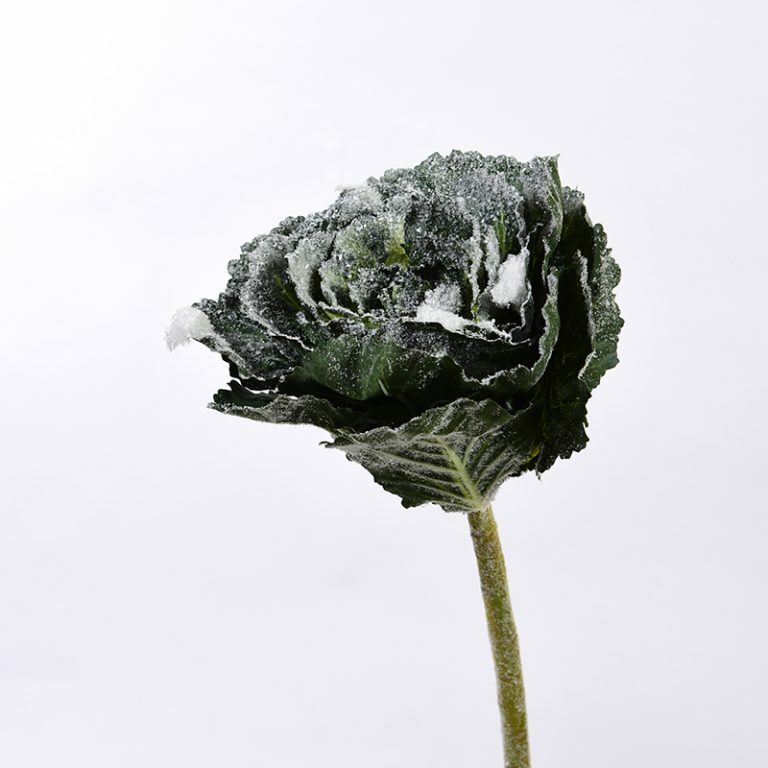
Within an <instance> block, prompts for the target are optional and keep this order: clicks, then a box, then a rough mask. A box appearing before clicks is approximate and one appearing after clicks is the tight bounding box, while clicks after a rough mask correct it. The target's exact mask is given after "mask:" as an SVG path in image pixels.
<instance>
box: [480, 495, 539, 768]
mask: <svg viewBox="0 0 768 768" xmlns="http://www.w3.org/2000/svg"><path fill="white" fill-rule="evenodd" d="M467 517H468V518H469V528H470V533H471V534H472V544H473V545H474V548H475V557H476V558H477V569H478V571H479V572H480V586H481V588H482V591H483V601H484V603H485V615H486V618H487V620H488V634H489V635H490V639H491V650H492V651H493V663H494V666H495V667H496V684H497V691H498V700H499V709H500V710H501V728H502V734H503V737H504V768H530V764H531V760H530V753H529V749H528V726H527V716H526V712H525V692H524V690H523V670H522V667H521V664H520V646H519V643H518V639H517V629H515V620H514V618H513V616H512V606H511V604H510V601H509V587H508V586H507V569H506V566H505V565H504V553H503V552H502V551H501V542H500V541H499V531H498V528H497V527H496V520H495V519H494V517H493V510H492V509H491V507H490V506H488V507H486V508H485V509H482V510H480V511H478V512H470V513H469V514H468V515H467Z"/></svg>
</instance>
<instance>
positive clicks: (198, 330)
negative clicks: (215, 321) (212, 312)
mask: <svg viewBox="0 0 768 768" xmlns="http://www.w3.org/2000/svg"><path fill="white" fill-rule="evenodd" d="M215 335H216V332H215V331H214V330H213V326H212V325H211V321H210V320H209V319H208V316H207V315H206V314H205V313H204V312H201V311H200V310H199V309H195V308H194V307H182V308H181V309H179V310H177V311H176V312H175V313H174V315H173V317H172V318H171V322H170V325H169V326H168V328H167V329H166V331H165V343H166V344H167V345H168V349H176V347H180V346H182V345H184V344H188V343H189V342H190V341H192V340H193V339H194V340H195V341H197V340H199V339H204V338H209V337H212V336H215Z"/></svg>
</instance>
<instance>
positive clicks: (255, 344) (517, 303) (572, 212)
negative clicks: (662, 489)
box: [169, 152, 622, 512]
mask: <svg viewBox="0 0 768 768" xmlns="http://www.w3.org/2000/svg"><path fill="white" fill-rule="evenodd" d="M229 274H230V279H229V282H228V284H227V287H226V289H225V291H224V292H223V293H222V294H221V295H220V296H219V298H218V299H217V300H211V299H204V300H202V301H200V302H198V303H197V304H194V305H193V307H192V308H187V309H186V310H181V311H180V312H179V313H177V317H176V322H175V323H174V324H172V326H171V329H170V330H169V342H178V341H183V340H185V339H187V338H195V339H197V340H198V341H200V342H201V343H203V344H205V345H206V346H207V347H209V348H210V349H212V350H214V351H215V352H217V353H219V354H220V355H221V356H222V357H223V358H224V360H225V361H226V362H227V363H228V364H229V370H230V375H231V377H232V381H231V382H230V383H229V388H228V389H222V390H220V391H219V392H218V393H216V395H214V402H213V403H212V404H211V407H212V408H214V409H216V410H218V411H220V412H222V413H227V414H232V415H236V416H244V417H246V418H249V419H254V420H256V421H265V422H273V423H281V424H312V425H315V426H318V427H322V428H323V429H325V430H327V431H328V432H329V433H330V435H331V436H332V440H331V441H330V442H328V443H326V445H328V446H329V447H331V448H335V449H338V450H341V451H343V452H344V453H345V454H346V455H347V457H348V458H349V459H351V460H353V461H355V462H359V463H360V464H362V465H363V466H364V467H365V468H366V469H367V470H368V471H369V472H370V473H371V474H372V475H373V477H374V479H375V480H376V482H377V483H379V484H380V485H382V486H383V487H384V488H385V489H387V490H388V491H391V492H392V493H395V494H397V495H398V496H399V497H400V498H401V499H402V503H403V504H404V505H405V506H407V507H410V506H416V505H419V504H423V503H426V502H434V503H435V504H439V505H440V506H442V507H443V508H444V509H445V510H449V511H464V512H472V511H477V510H481V509H484V508H486V507H487V506H488V505H489V504H490V501H491V499H492V497H493V495H494V494H495V492H496V491H497V489H498V488H499V486H500V485H501V484H502V483H503V482H504V480H506V479H507V478H508V477H513V476H516V475H520V474H521V473H523V472H526V471H528V470H533V471H535V472H537V473H542V472H544V471H545V470H547V469H549V468H550V467H551V466H552V465H553V464H554V462H555V461H556V460H557V459H558V458H568V457H569V456H571V454H572V453H574V452H575V451H579V450H581V449H582V448H584V446H585V445H586V442H587V435H586V432H585V426H586V417H587V401H588V400H589V397H590V394H591V392H592V390H593V389H594V388H595V387H596V386H597V384H598V383H599V381H600V379H601V377H602V375H603V374H604V373H605V371H606V370H608V369H609V368H611V367H613V366H615V365H616V364H617V362H618V358H617V356H616V345H617V340H618V335H619V330H620V328H621V325H622V320H621V317H620V316H619V310H618V307H617V305H616V303H615V300H614V296H613V291H614V288H615V286H616V285H617V283H618V281H619V268H618V266H617V265H616V263H615V262H614V260H613V259H612V257H611V255H610V251H609V249H608V248H607V245H606V236H605V232H604V231H603V228H602V227H601V226H600V225H599V224H592V222H591V221H590V219H589V217H588V215H587V211H586V208H585V206H584V199H583V195H582V193H581V192H578V191H576V190H574V189H570V188H568V187H563V186H561V184H560V179H559V176H558V171H557V160H556V158H553V157H544V158H535V159H533V160H531V161H530V162H518V161H517V160H515V159H513V158H511V157H503V156H502V157H486V156H483V155H480V154H478V153H475V152H452V153H451V154H450V155H448V156H447V157H443V156H441V155H439V154H434V155H432V156H431V157H429V158H427V159H426V160H425V161H424V162H422V163H421V164H419V165H417V166H416V167H415V168H405V169H399V170H391V171H387V172H386V173H385V174H384V175H383V176H382V177H381V178H371V179H369V180H368V182H367V183H366V184H364V185H362V186H359V187H355V188H349V189H344V190H343V191H342V192H341V194H340V196H339V197H338V199H337V200H336V201H335V202H334V203H333V204H332V205H331V206H330V207H329V208H327V209H326V210H324V211H322V212H320V213H313V214H310V215H308V216H297V217H290V218H287V219H285V220H284V221H283V222H281V223H280V224H279V225H278V226H277V227H276V228H275V229H273V230H272V231H271V232H270V233H269V234H265V235H260V236H259V237H256V238H255V239H254V240H252V241H251V242H249V243H247V244H246V245H244V246H243V247H242V253H241V255H240V257H239V258H238V259H235V260H234V261H231V262H230V263H229Z"/></svg>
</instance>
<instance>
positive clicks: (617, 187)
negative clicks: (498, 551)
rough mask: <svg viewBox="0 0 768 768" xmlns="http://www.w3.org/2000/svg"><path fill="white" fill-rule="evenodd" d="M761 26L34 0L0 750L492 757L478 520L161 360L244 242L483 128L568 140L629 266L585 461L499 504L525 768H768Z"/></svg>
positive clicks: (8, 18)
mask: <svg viewBox="0 0 768 768" xmlns="http://www.w3.org/2000/svg"><path fill="white" fill-rule="evenodd" d="M767 21H768V18H767V16H766V11H765V5H764V3H762V2H758V0H755V1H754V2H748V1H747V0H733V1H732V2H728V3H721V2H707V1H703V2H702V0H698V1H694V0H690V1H688V2H677V1H676V0H663V1H661V0H650V1H647V2H643V3H620V2H607V1H606V2H597V1H596V0H585V1H584V2H580V3H572V2H552V1H547V0H544V1H543V2H525V3H523V2H517V1H516V0H515V1H510V2H496V3H494V2H486V1H485V0H475V2H471V3H470V2H466V3H456V4H454V3H450V2H440V3H438V2H434V3H426V2H419V0H410V1H409V2H399V0H393V1H392V2H386V3H376V4H366V3H360V2H341V1H336V0H331V1H330V2H315V3H310V2H305V3H294V2H281V3H266V2H265V3H257V2H226V1H217V2H195V1H194V0H185V1H184V2H169V1H167V0H152V1H151V2H135V1H134V2H122V3H121V2H104V1H103V0H101V1H99V2H82V1H81V0H75V1H73V2H67V3H60V2H48V3H45V2H42V3H41V2H34V1H32V2H24V3H20V2H16V3H12V2H9V3H4V4H3V10H2V17H1V18H0V78H1V79H2V87H1V88H0V110H1V111H2V116H1V118H0V137H1V139H0V258H2V279H1V281H0V291H2V310H3V324H2V328H3V334H2V353H1V354H0V360H1V361H2V375H1V376H0V393H1V394H2V410H1V412H0V413H1V415H0V419H1V422H0V444H1V449H0V450H1V455H0V474H1V480H0V505H1V506H2V512H0V765H2V766H3V768H104V767H107V768H135V767H137V766H141V768H168V766H184V768H213V767H214V766H215V767H216V768H218V767H219V766H226V768H262V767H263V768H304V767H306V766H314V767H316V768H345V767H346V766H350V768H351V767H352V766H366V768H385V767H386V768H423V767H424V766H440V768H464V767H467V766H472V768H484V767H485V766H488V767H489V768H493V766H500V765H501V752H500V736H499V726H498V720H497V711H496V704H495V692H494V678H493V671H492V665H491V659H490V651H489V647H488V642H487V636H486V630H485V625H484V616H483V609H482V601H481V598H480V593H479V586H478V582H477V575H476V572H475V563H474V560H473V555H472V548H471V544H470V539H469V536H468V532H467V524H466V520H465V519H464V517H463V516H461V515H447V514H445V513H443V512H442V511H441V510H439V509H438V508H435V507H422V508H419V509H416V510H404V509H403V508H402V507H401V506H400V505H399V503H398V500H397V499H396V498H395V497H393V496H390V495H388V494H386V493H385V492H384V491H382V490H381V489H380V488H379V487H378V486H376V485H375V484H374V483H373V482H372V481H371V479H370V477H369V476H368V475H367V473H366V472H365V471H364V470H363V469H362V468H361V467H359V466H357V465H353V464H351V463H349V462H347V461H346V460H345V458H344V456H343V455H342V454H341V453H336V452H333V451H327V450H325V449H323V448H321V447H318V443H319V441H320V440H322V439H324V437H325V434H324V433H322V432H321V431H320V430H318V429H313V428H310V427H304V428H299V427H293V428H288V427H277V426H265V425H258V424H255V423H251V422H248V421H245V420H239V419H234V418H228V417H225V416H222V415H220V414H217V413H215V412H213V411H210V410H207V409H206V407H205V406H206V403H207V402H208V401H209V399H210V396H211V394H212V393H213V392H214V391H215V390H216V389H217V388H218V387H220V386H222V385H223V384H224V383H225V382H226V381H227V379H228V374H227V370H226V366H225V365H224V364H223V363H222V362H221V360H220V359H219V358H218V357H217V356H216V355H213V354H211V353H210V352H208V351H207V350H205V349H204V348H203V347H201V346H199V345H193V346H192V347H187V348H184V349H182V350H180V351H177V352H175V353H174V354H173V355H171V354H169V353H168V352H167V350H166V348H165V346H164V342H163V332H164V328H165V326H166V325H167V322H168V320H169V318H170V316H171V314H172V313H173V312H174V310H176V309H177V308H178V307H180V306H184V305H187V304H189V303H191V302H193V301H196V300H198V299H200V298H202V297H204V296H208V297H215V296H216V295H217V294H218V292H219V291H220V290H221V289H222V288H223V287H224V284H225V282H226V279H227V274H226V264H227V261H228V260H229V259H231V258H234V257H236V256H237V254H238V252H239V246H240V244H241V243H243V242H244V241H246V240H249V239H250V238H252V237H253V236H255V235H256V234H259V233H262V232H265V231H267V230H268V229H270V228H271V227H272V226H274V225H275V224H276V223H277V222H278V221H279V220H280V219H282V218H283V217H285V216H287V215H290V214H303V213H307V212H310V211H314V210H319V209H321V208H323V207H325V206H326V205H328V204H329V203H330V202H331V201H332V200H333V198H334V197H335V195H336V191H335V190H336V187H338V186H339V185H342V184H354V183H357V182H361V181H363V180H364V179H365V178H367V177H368V176H371V175H379V174H381V173H382V172H383V171H384V170H386V169H387V168H391V167H402V166H411V165H414V164H415V163H417V162H419V161H421V160H422V159H424V158H425V157H426V156H427V155H429V154H430V153H432V152H434V151H440V152H448V151H450V150H451V149H453V148H457V149H464V150H469V149H474V150H479V151H481V152H484V153H488V154H511V155H515V156H516V157H518V158H519V159H522V160H527V159H529V158H531V157H532V156H534V155H543V154H557V153H559V154H560V169H561V175H562V178H563V181H564V183H566V184H569V185H571V186H578V187H579V188H580V189H582V190H584V191H585V193H586V195H587V203H588V206H589V210H590V212H591V215H592V217H593V219H594V220H596V221H600V222H602V223H604V224H605V226H606V229H607V232H608V236H609V240H610V244H611V245H612V247H613V250H614V255H615V256H616V258H617V260H618V261H619V263H620V264H621V266H622V269H623V280H622V283H621V285H620V288H619V291H618V297H619V301H620V304H621V307H622V311H623V314H624V317H625V319H626V327H625V330H624V332H623V334H622V337H621V343H620V350H619V352H620V357H621V359H622V362H621V364H620V366H619V367H618V368H617V369H616V370H614V371H612V372H610V373H609V374H608V375H607V376H606V377H605V379H604V381H603V383H602V384H601V386H600V387H599V389H598V390H597V392H596V393H595V396H594V398H593V400H592V402H591V404H590V429H589V433H590V437H591V442H590V445H589V447H588V449H587V450H586V451H584V452H582V453H581V454H579V455H577V456H575V457H574V458H572V459H571V460H570V461H567V462H560V463H558V464H557V465H556V466H555V467H554V468H553V469H552V470H551V471H550V472H548V473H547V474H546V475H545V476H544V477H543V478H542V479H541V481H539V480H537V479H536V478H535V477H533V476H528V477H525V478H521V479H518V480H512V481H509V482H508V483H507V484H506V485H505V486H504V487H503V489H502V490H501V492H500V493H499V495H498V498H497V501H496V511H497V515H498V518H499V524H500V527H501V533H502V537H503V543H504V547H505V550H506V554H507V559H508V566H509V577H510V583H511V591H512V598H513V605H514V608H515V611H516V617H517V621H518V626H519V630H520V633H521V637H522V650H523V655H524V659H523V662H524V670H525V676H526V686H527V697H528V706H529V717H530V727H531V740H532V750H533V757H534V765H535V767H536V768H563V767H564V766H567V767H568V768H616V766H621V768H647V767H648V766H654V768H680V766H696V768H721V767H722V766H729V768H730V767H731V766H733V767H734V768H764V767H765V766H766V765H768V740H766V738H765V732H766V727H767V726H768V713H767V711H766V710H767V707H766V689H767V688H768V664H767V663H766V651H765V649H766V647H768V618H767V617H766V608H767V601H766V586H767V582H768V566H767V565H766V554H765V553H766V534H768V524H767V522H766V509H767V508H768V504H766V493H765V488H766V478H765V461H766V438H765V435H766V427H767V426H768V425H767V424H766V404H765V403H766V401H765V387H766V384H765V379H766V374H767V373H768V366H767V365H766V334H765V330H764V329H765V325H766V317H768V305H767V302H766V281H768V268H767V267H766V257H767V256H768V254H767V253H766V246H765V221H766V218H765V213H764V209H765V189H766V177H767V174H766V171H767V170H768V167H767V163H766V155H765V150H764V145H765V137H766V135H768V120H766V117H767V114H768V112H767V109H766V99H765V72H766V71H768V61H767V60H766V59H767V57H766V54H765V29H766V22H767Z"/></svg>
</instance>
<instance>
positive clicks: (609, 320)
mask: <svg viewBox="0 0 768 768" xmlns="http://www.w3.org/2000/svg"><path fill="white" fill-rule="evenodd" d="M620 278H621V270H620V269H619V265H618V264H617V263H616V262H615V261H614V260H613V258H612V257H611V251H610V249H609V248H608V243H607V239H606V237H605V230H603V228H602V227H601V226H600V225H599V224H595V227H594V252H593V256H592V269H591V271H590V277H589V283H588V286H589V296H588V302H587V306H589V308H590V313H591V319H592V328H591V332H592V354H591V355H590V356H589V358H588V360H587V363H586V365H585V366H584V370H583V371H582V372H581V379H582V381H583V382H584V383H585V384H586V385H587V386H588V387H589V388H590V389H594V388H595V387H596V386H597V385H598V384H599V383H600V379H601V378H602V376H603V374H604V373H605V372H606V371H607V370H609V369H611V368H613V367H614V366H616V365H618V363H619V358H618V355H617V354H616V347H617V345H618V343H619V332H620V331H621V327H622V326H623V325H624V321H623V320H622V319H621V315H619V307H618V305H617V304H616V298H615V296H614V294H613V291H614V289H615V288H616V286H617V285H618V283H619V279H620Z"/></svg>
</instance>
